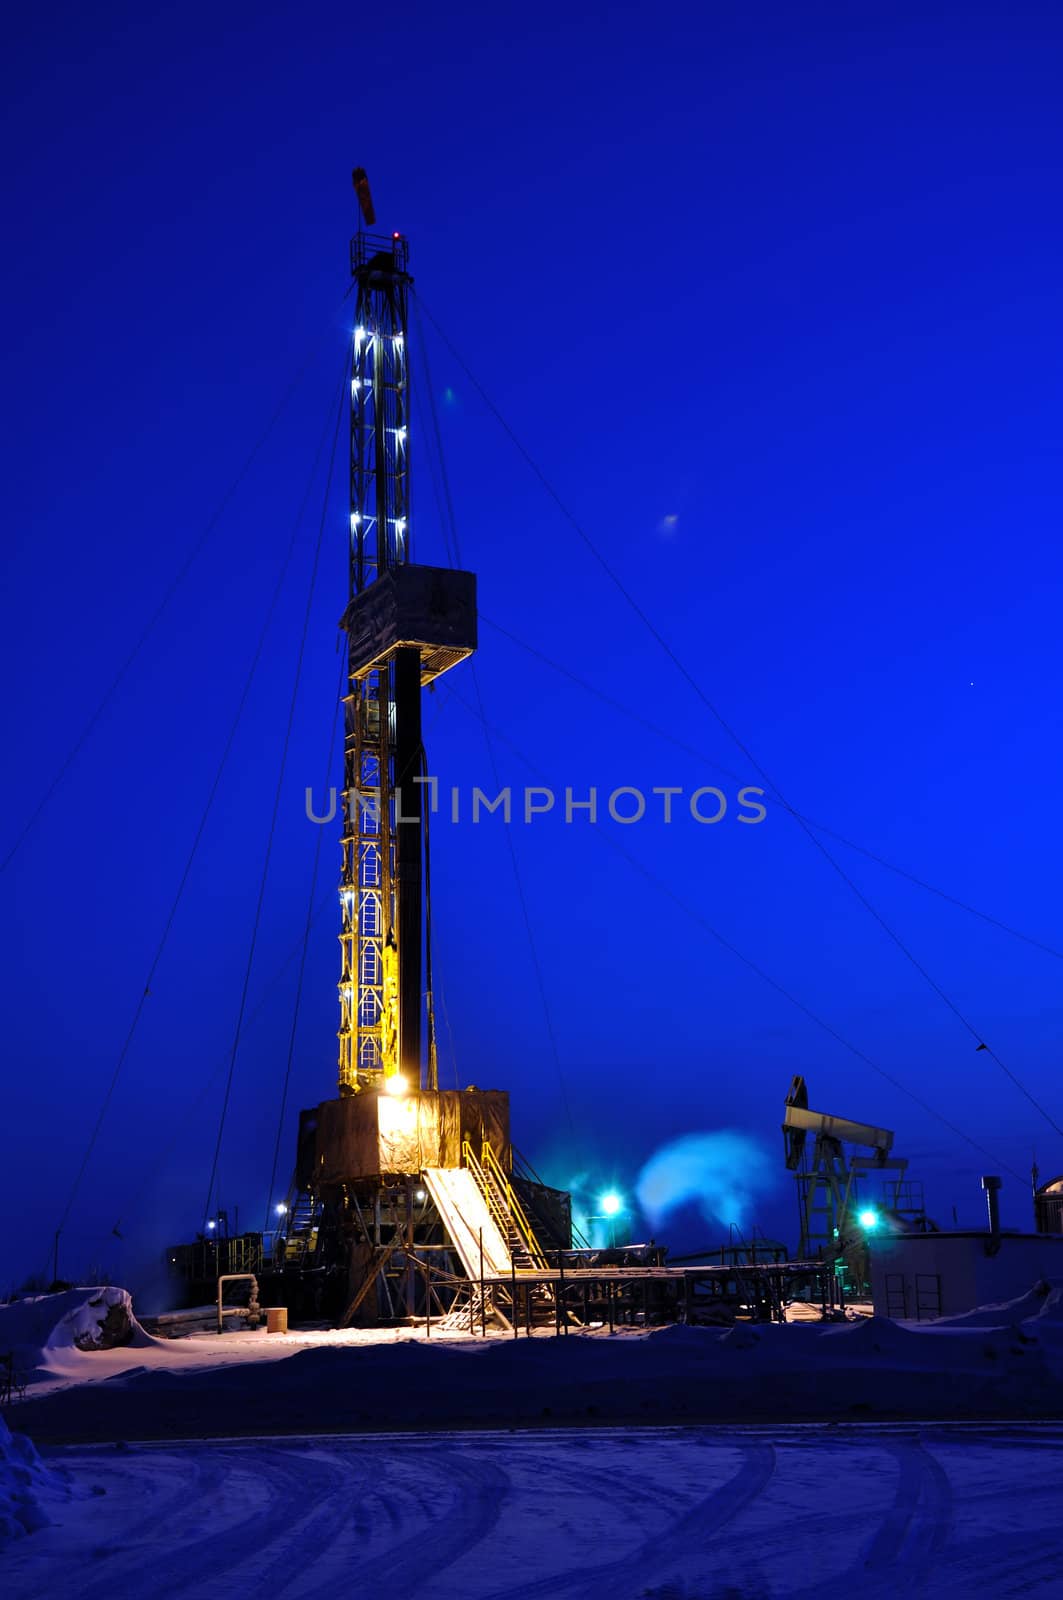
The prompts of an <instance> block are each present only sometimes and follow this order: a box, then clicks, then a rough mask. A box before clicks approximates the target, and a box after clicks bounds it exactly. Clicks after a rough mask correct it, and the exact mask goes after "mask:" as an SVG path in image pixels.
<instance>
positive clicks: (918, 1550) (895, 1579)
mask: <svg viewBox="0 0 1063 1600" xmlns="http://www.w3.org/2000/svg"><path fill="white" fill-rule="evenodd" d="M880 1448H881V1449H882V1450H883V1451H885V1452H888V1453H889V1454H890V1455H892V1456H894V1457H895V1458H896V1460H897V1465H898V1476H897V1486H896V1489H895V1491H894V1496H893V1503H892V1504H891V1505H890V1507H889V1509H888V1510H887V1512H886V1514H885V1517H884V1518H883V1520H882V1522H881V1524H880V1525H879V1527H878V1528H877V1529H876V1531H875V1533H874V1535H873V1537H872V1539H871V1542H870V1544H868V1545H867V1546H866V1548H865V1550H864V1554H863V1556H862V1557H861V1558H860V1560H859V1561H857V1562H856V1563H854V1565H853V1566H851V1567H850V1568H849V1569H848V1571H845V1572H842V1573H839V1574H838V1575H837V1576H836V1577H834V1578H832V1579H831V1583H832V1586H833V1585H837V1586H839V1588H841V1589H842V1590H845V1589H847V1588H849V1587H851V1588H853V1589H856V1590H858V1591H859V1593H860V1595H861V1600H897V1597H898V1596H901V1595H905V1594H918V1595H922V1594H924V1593H925V1592H926V1584H927V1582H928V1580H929V1577H930V1573H931V1569H932V1567H933V1566H934V1564H935V1562H936V1560H937V1558H938V1556H939V1555H940V1553H941V1551H942V1550H943V1548H944V1546H945V1545H946V1543H947V1542H948V1540H949V1538H950V1536H951V1534H952V1515H953V1511H952V1485H951V1484H950V1482H949V1476H948V1473H947V1472H946V1471H945V1468H944V1467H943V1466H942V1465H941V1462H940V1461H938V1459H937V1457H936V1456H934V1455H932V1454H931V1453H930V1451H929V1450H927V1449H925V1448H924V1446H923V1443H922V1441H921V1440H919V1439H915V1440H908V1441H905V1440H890V1441H889V1442H883V1443H882V1444H881V1446H880ZM822 1592H823V1587H822V1583H817V1584H814V1585H812V1586H811V1587H810V1588H807V1589H804V1590H802V1594H803V1595H804V1596H807V1597H809V1600H811V1597H812V1596H814V1595H815V1596H818V1595H821V1594H822Z"/></svg>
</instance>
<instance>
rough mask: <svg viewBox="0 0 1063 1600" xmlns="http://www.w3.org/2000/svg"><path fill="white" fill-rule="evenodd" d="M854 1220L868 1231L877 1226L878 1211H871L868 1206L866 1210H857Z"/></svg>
mask: <svg viewBox="0 0 1063 1600" xmlns="http://www.w3.org/2000/svg"><path fill="white" fill-rule="evenodd" d="M856 1220H857V1222H858V1223H859V1224H860V1226H861V1227H862V1228H866V1229H867V1231H868V1232H869V1233H870V1232H871V1230H872V1229H873V1228H877V1227H878V1221H879V1217H878V1212H877V1211H872V1210H871V1208H870V1207H868V1209H867V1210H866V1211H859V1212H857V1216H856Z"/></svg>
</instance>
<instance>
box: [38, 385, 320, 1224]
mask: <svg viewBox="0 0 1063 1600" xmlns="http://www.w3.org/2000/svg"><path fill="white" fill-rule="evenodd" d="M344 360H345V362H346V356H345V357H344ZM344 379H346V365H345V366H344ZM329 420H331V407H330V408H329ZM327 437H328V422H326V425H325V431H324V433H323V434H322V436H321V439H320V442H319V444H318V447H317V450H316V452H315V455H314V463H313V466H312V468H311V470H310V477H309V479H308V481H307V486H306V491H305V495H304V500H303V507H304V508H305V504H306V499H307V498H309V494H310V490H311V488H312V487H313V481H314V478H315V477H316V476H317V469H318V463H319V461H320V459H321V452H322V450H323V449H324V446H325V440H326V439H327ZM301 521H302V509H301V510H300V513H299V516H298V517H297V518H296V520H295V523H294V525H293V527H292V533H291V538H290V539H289V541H288V547H287V549H286V551H285V553H284V559H283V561H282V562H281V567H280V571H279V573H278V574H277V581H276V583H275V585H274V587H273V593H272V595H271V597H270V600H269V604H268V605H267V607H266V613H265V617H264V618H263V622H262V627H261V629H260V630H259V635H258V640H257V642H256V644H255V650H254V654H253V656H252V657H251V665H250V666H249V668H248V671H247V677H246V678H245V680H244V685H243V689H242V691H241V694H240V699H239V703H238V704H237V708H236V715H235V716H234V717H233V720H232V724H231V726H230V728H229V734H228V737H227V739H226V741H225V745H224V748H223V750H222V753H221V759H220V760H219V762H218V765H217V768H216V770H215V773H214V778H213V781H212V783H211V786H210V790H209V792H208V794H207V799H206V803H205V805H204V807H203V810H202V812H201V814H200V818H199V823H198V826H197V827H196V831H195V835H194V837H193V839H192V846H191V849H190V850H189V852H188V856H187V859H186V860H185V864H184V870H183V871H182V873H181V878H180V881H179V883H178V885H177V891H176V893H175V895H174V897H173V900H172V902H171V904H170V910H169V913H168V915H167V917H166V922H165V924H164V925H163V930H162V934H161V936H160V938H159V941H158V944H157V945H156V946H155V953H154V955H153V956H152V959H151V965H150V966H149V968H148V974H147V977H146V979H145V981H144V987H143V989H142V990H141V994H140V999H139V1000H138V1001H137V1007H136V1010H135V1011H134V1013H133V1020H132V1022H131V1023H130V1024H129V1029H128V1031H127V1033H126V1036H125V1039H124V1041H123V1043H122V1048H121V1050H120V1051H119V1052H118V1060H117V1061H116V1063H115V1067H114V1071H113V1073H112V1074H111V1081H110V1083H109V1084H108V1086H107V1092H106V1094H105V1095H104V1098H103V1104H102V1105H101V1107H100V1110H99V1114H98V1116H97V1118H96V1122H95V1124H94V1126H93V1129H92V1132H91V1134H90V1135H89V1140H88V1145H87V1146H86V1149H85V1154H84V1156H83V1158H82V1161H81V1165H80V1167H79V1168H78V1170H77V1174H76V1175H75V1178H74V1182H73V1184H72V1186H71V1189H70V1194H69V1197H68V1199H67V1202H66V1207H65V1209H64V1211H63V1215H62V1218H61V1220H60V1223H59V1227H58V1229H57V1230H56V1231H57V1233H62V1231H63V1229H64V1227H65V1226H66V1223H67V1221H68V1219H69V1216H70V1212H71V1209H72V1208H73V1204H74V1201H75V1199H76V1198H77V1194H78V1190H79V1189H80V1187H81V1182H82V1179H83V1178H84V1176H85V1171H86V1169H87V1167H88V1164H89V1161H90V1160H91V1158H92V1152H93V1150H94V1149H95V1148H96V1142H97V1140H98V1139H99V1136H100V1131H101V1129H102V1128H103V1124H104V1120H105V1118H106V1116H107V1112H108V1110H109V1108H110V1105H111V1101H112V1099H113V1097H114V1092H115V1089H116V1088H117V1086H118V1079H119V1077H120V1076H121V1072H122V1068H123V1066H124V1065H125V1061H126V1057H127V1056H128V1054H129V1051H130V1048H131V1046H132V1044H133V1038H134V1035H135V1034H136V1031H137V1028H138V1027H139V1025H140V1019H141V1016H142V1014H143V1011H144V1004H145V1001H146V1000H147V999H148V998H149V996H150V994H151V985H152V981H153V979H154V977H155V973H156V971H157V970H158V966H159V963H160V961H161V960H162V956H163V952H164V951H165V949H166V945H167V942H168V941H169V937H170V933H171V931H172V929H173V925H174V921H175V919H176V917H177V911H178V907H179V906H180V904H181V900H182V898H183V896H184V892H185V888H186V886H187V884H188V879H189V877H190V875H191V872H192V867H193V864H194V862H195V859H196V855H197V853H198V851H199V846H200V844H201V842H202V839H203V834H204V832H205V830H206V826H207V821H208V819H209V817H210V814H211V811H212V810H213V807H214V801H215V799H216V798H217V794H218V789H219V787H220V785H221V780H222V776H223V774H224V772H225V768H226V765H227V763H228V760H229V756H230V754H231V753H232V748H233V744H234V743H235V740H236V735H237V732H238V730H239V727H240V723H241V721H242V719H243V714H244V710H245V708H246V706H247V701H248V698H249V696H250V693H251V688H252V685H253V684H254V681H255V675H256V673H257V671H258V665H259V662H260V661H261V659H262V652H263V649H264V648H265V643H266V636H267V634H268V632H269V628H270V624H271V622H272V620H273V616H274V613H275V612H276V609H277V605H278V603H279V601H280V597H281V593H282V591H283V588H284V580H285V578H286V577H287V575H288V569H289V567H290V566H291V561H292V555H293V554H294V551H295V546H296V541H297V539H298V536H299V524H300V522H301Z"/></svg>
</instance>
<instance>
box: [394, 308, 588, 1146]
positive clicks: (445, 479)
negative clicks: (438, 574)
mask: <svg viewBox="0 0 1063 1600" xmlns="http://www.w3.org/2000/svg"><path fill="white" fill-rule="evenodd" d="M414 306H415V310H416V309H417V298H416V296H415V297H414ZM426 314H427V315H429V320H430V321H431V320H432V319H431V315H430V313H426ZM433 326H434V323H433ZM419 342H420V346H421V357H422V361H423V365H424V372H425V383H426V387H427V389H428V401H429V407H430V409H431V413H432V424H433V429H434V434H435V443H436V451H437V455H438V465H439V476H440V481H441V483H442V492H443V501H444V503H445V506H446V516H447V521H448V522H449V524H450V533H451V538H452V540H453V543H454V554H455V557H456V558H457V563H458V566H459V567H460V565H461V545H460V542H459V540H458V524H457V518H456V517H455V515H454V501H453V499H452V497H451V493H450V478H449V476H448V473H447V463H446V456H445V455H444V452H443V439H442V434H441V432H440V428H439V417H438V415H437V412H436V405H435V397H434V394H433V392H432V387H431V384H432V379H431V373H430V372H429V369H428V356H427V351H426V348H425V346H426V341H425V339H424V337H423V336H422V338H421V339H420V341H419ZM469 667H470V670H471V672H472V681H473V687H474V689H475V690H476V701H477V704H478V705H479V707H480V722H481V726H482V728H483V734H484V743H485V744H486V746H487V759H488V761H489V762H490V765H491V771H492V773H493V774H494V780H495V783H496V785H497V784H498V781H499V772H498V761H497V759H496V757H495V750H494V745H493V743H492V740H491V728H490V724H489V722H488V720H487V715H486V712H485V710H484V702H483V693H482V691H481V689H480V676H479V673H478V672H477V670H476V662H475V661H470V663H469ZM506 846H507V848H508V850H509V860H510V866H511V867H512V870H513V881H514V884H515V885H516V890H517V900H518V902H519V904H520V910H521V916H522V917H523V919H524V929H525V933H526V934H527V938H528V949H529V952H530V954H531V963H532V969H533V971H534V973H535V983H536V987H537V988H538V991H539V999H540V1002H541V1004H542V1010H543V1020H544V1022H545V1024H546V1034H547V1038H548V1039H549V1042H550V1052H551V1054H552V1056H553V1058H554V1068H555V1071H556V1072H557V1081H558V1087H559V1089H560V1091H561V1104H562V1105H563V1107H564V1110H565V1116H566V1118H567V1120H568V1125H569V1129H570V1131H571V1132H572V1133H573V1134H575V1131H576V1128H575V1123H574V1122H573V1120H572V1107H571V1105H570V1103H569V1098H568V1089H567V1087H566V1084H565V1073H564V1069H563V1067H562V1065H561V1051H560V1048H559V1046H558V1042H557V1031H556V1029H555V1027H554V1019H553V1014H552V1012H551V1009H550V1000H549V997H548V995H547V992H546V978H545V976H544V974H543V967H542V962H541V961H540V959H539V951H538V947H537V944H536V939H535V930H534V928H533V926H532V920H531V912H530V911H529V909H528V899H527V896H526V894H525V892H524V882H523V879H522V877H521V871H520V863H519V861H518V860H517V850H516V846H515V845H514V843H513V835H512V833H511V832H509V830H508V829H507V832H506Z"/></svg>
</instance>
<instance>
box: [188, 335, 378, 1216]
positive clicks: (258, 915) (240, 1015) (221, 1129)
mask: <svg viewBox="0 0 1063 1600" xmlns="http://www.w3.org/2000/svg"><path fill="white" fill-rule="evenodd" d="M346 388H347V355H346V352H344V366H343V379H342V381H341V384H340V397H339V404H338V406H337V407H336V427H335V430H334V432H333V435H332V450H331V453H330V455H329V465H328V474H327V476H326V479H325V493H324V496H323V498H322V503H321V518H320V521H319V523H318V530H317V542H316V544H315V546H314V564H313V567H312V569H311V574H310V587H309V590H308V592H307V597H306V610H305V612H304V614H303V632H302V637H301V638H300V640H299V654H298V657H297V658H296V664H295V678H294V681H293V683H292V695H291V700H290V702H289V705H288V725H287V727H286V728H285V730H284V744H283V746H282V748H281V759H280V767H279V769H278V772H277V786H276V789H275V790H274V794H273V812H272V814H271V816H270V823H269V833H268V835H267V838H266V853H265V856H264V857H263V860H262V874H261V877H260V878H259V884H258V900H257V902H256V905H255V919H254V922H253V924H252V927H251V942H250V945H249V946H248V951H247V966H246V968H245V970H244V982H243V987H242V989H241V992H240V1008H239V1011H238V1012H237V1016H236V1031H235V1033H234V1034H233V1047H232V1054H231V1056H230V1058H229V1073H228V1076H227V1078H226V1081H225V1094H224V1097H223V1099H222V1107H221V1116H220V1117H219V1119H218V1137H217V1141H216V1143H215V1146H214V1159H213V1161H212V1162H211V1168H210V1182H209V1183H208V1185H207V1197H206V1200H205V1202H204V1206H203V1217H204V1220H206V1218H207V1217H208V1216H209V1215H210V1198H211V1195H212V1193H213V1192H214V1180H215V1178H216V1177H217V1174H218V1159H219V1157H220V1155H221V1142H222V1137H223V1135H224V1133H225V1121H226V1117H227V1116H228V1112H229V1100H230V1097H231V1095H232V1087H233V1074H234V1072H235V1070H236V1057H237V1054H238V1052H239V1049H240V1034H241V1030H242V1027H243V1020H244V1008H245V1006H246V1005H247V991H248V987H249V985H250V983H251V969H252V967H253V966H254V963H255V946H256V945H257V943H258V930H259V925H260V923H261V921H262V904H263V901H264V900H265V897H266V881H267V879H268V877H269V863H270V857H271V856H272V854H273V840H274V837H275V835H276V832H277V816H278V814H279V812H280V804H281V790H282V788H283V785H284V773H285V769H286V767H287V764H288V747H289V745H290V743H291V737H292V723H293V722H294V720H295V703H296V699H297V697H298V694H299V681H300V678H301V676H302V670H303V656H304V655H305V653H306V640H307V635H308V633H309V631H310V615H311V612H312V610H313V603H314V590H315V589H316V587H317V574H318V568H319V566H320V564H321V546H322V543H323V541H324V535H325V523H326V520H327V518H328V501H329V494H330V492H331V489H332V473H333V469H334V468H335V465H336V446H337V444H338V443H339V437H340V424H341V423H342V421H343V406H344V400H345V397H346ZM305 503H306V502H305V500H304V507H305ZM299 520H300V521H301V520H302V511H300V517H299Z"/></svg>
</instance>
